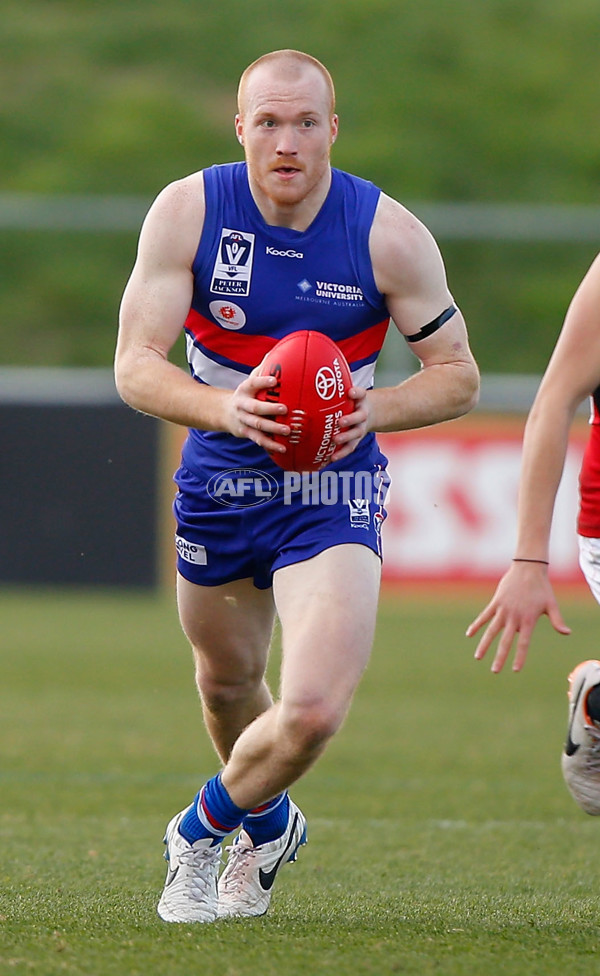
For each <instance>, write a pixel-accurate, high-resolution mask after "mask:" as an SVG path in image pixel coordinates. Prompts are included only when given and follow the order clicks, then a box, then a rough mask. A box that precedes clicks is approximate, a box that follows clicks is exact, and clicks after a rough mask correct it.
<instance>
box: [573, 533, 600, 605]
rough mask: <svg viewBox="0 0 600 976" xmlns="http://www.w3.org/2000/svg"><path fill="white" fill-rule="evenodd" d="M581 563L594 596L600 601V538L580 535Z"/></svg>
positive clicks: (578, 537)
mask: <svg viewBox="0 0 600 976" xmlns="http://www.w3.org/2000/svg"><path fill="white" fill-rule="evenodd" d="M577 539H578V542H579V565H580V566H581V571H582V573H583V575H584V576H585V578H586V580H587V583H588V586H589V588H590V590H591V591H592V593H593V594H594V597H595V598H596V600H597V601H598V603H600V539H588V538H587V536H584V535H578V536H577Z"/></svg>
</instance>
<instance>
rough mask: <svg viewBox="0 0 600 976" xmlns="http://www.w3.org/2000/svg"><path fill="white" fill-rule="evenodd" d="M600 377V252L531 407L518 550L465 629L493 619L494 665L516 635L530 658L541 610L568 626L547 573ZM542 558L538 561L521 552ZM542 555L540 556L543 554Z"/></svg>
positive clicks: (486, 642) (486, 643)
mask: <svg viewBox="0 0 600 976" xmlns="http://www.w3.org/2000/svg"><path fill="white" fill-rule="evenodd" d="M599 385H600V256H599V257H597V258H596V260H595V261H594V263H593V264H592V266H591V268H590V270H589V271H588V273H587V275H586V277H585V278H584V280H583V282H582V283H581V285H580V286H579V288H578V290H577V292H576V294H575V296H574V298H573V301H572V302H571V304H570V307H569V310H568V312H567V315H566V318H565V322H564V325H563V328H562V330H561V334H560V336H559V339H558V342H557V343H556V346H555V349H554V352H553V353H552V356H551V358H550V362H549V364H548V367H547V369H546V371H545V373H544V377H543V379H542V382H541V384H540V388H539V390H538V392H537V394H536V397H535V400H534V403H533V406H532V408H531V410H530V412H529V416H528V418H527V423H526V425H525V435H524V438H523V457H522V463H521V477H520V481H519V503H518V519H517V526H518V528H517V543H516V548H515V557H516V558H517V560H519V561H517V562H513V563H511V565H510V567H509V569H508V570H507V571H506V573H505V574H504V576H503V577H502V579H501V580H500V582H499V584H498V586H497V588H496V592H495V593H494V596H493V597H492V599H491V600H490V602H489V603H488V605H487V606H486V607H485V608H484V609H483V610H482V611H481V613H480V614H479V615H478V616H477V617H476V618H475V620H474V621H473V622H472V623H471V624H470V626H469V627H468V629H467V636H468V637H473V636H474V635H475V634H476V633H478V631H479V630H480V629H481V628H482V627H483V626H484V625H486V624H487V625H488V626H487V628H486V630H485V631H484V633H483V636H482V637H481V638H480V640H479V643H478V645H477V649H476V651H475V657H476V658H477V659H478V660H479V659H481V658H483V657H484V656H485V655H486V653H487V651H488V650H489V648H490V647H491V645H492V643H493V641H494V639H495V638H496V637H498V638H499V640H498V646H497V649H496V653H495V655H494V658H493V661H492V671H500V670H501V669H502V668H503V666H504V664H505V663H506V660H507V659H508V657H509V654H510V652H511V649H512V646H513V643H514V642H515V641H516V648H515V656H514V662H513V670H515V671H520V669H521V668H522V667H523V665H524V663H525V659H526V656H527V651H528V648H529V643H530V640H531V636H532V633H533V630H534V628H535V625H536V623H537V621H538V620H539V618H540V616H542V615H544V614H545V615H547V616H548V617H549V619H550V622H551V624H552V626H553V627H554V629H555V630H556V631H558V633H561V634H568V633H569V632H570V631H569V628H568V627H567V625H566V624H565V622H564V620H563V618H562V615H561V613H560V610H559V608H558V605H557V602H556V598H555V596H554V591H553V588H552V585H551V582H550V578H549V575H548V565H546V564H547V562H548V560H549V544H550V530H551V527H552V517H553V513H554V505H555V501H556V494H557V491H558V486H559V484H560V479H561V476H562V472H563V468H564V463H565V457H566V452H567V447H568V439H569V430H570V427H571V423H572V421H573V417H574V414H575V411H576V409H577V407H578V406H579V404H580V403H581V402H582V400H584V399H585V397H586V396H589V395H591V394H592V393H593V392H594V390H595V389H596V388H597V387H598V386H599ZM522 559H523V560H536V561H535V562H529V561H524V562H521V561H520V560H522ZM538 560H539V561H538Z"/></svg>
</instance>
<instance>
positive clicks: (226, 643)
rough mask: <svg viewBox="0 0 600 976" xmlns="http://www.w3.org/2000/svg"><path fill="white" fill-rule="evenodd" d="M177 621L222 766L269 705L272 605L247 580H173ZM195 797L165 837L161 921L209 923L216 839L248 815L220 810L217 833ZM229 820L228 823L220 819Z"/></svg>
mask: <svg viewBox="0 0 600 976" xmlns="http://www.w3.org/2000/svg"><path fill="white" fill-rule="evenodd" d="M177 596H178V606H179V614H180V619H181V623H182V626H183V629H184V632H185V633H186V635H187V637H188V639H189V641H190V643H191V645H192V649H193V653H194V658H195V663H196V679H197V685H198V690H199V693H200V697H201V701H202V708H203V712H204V718H205V722H206V726H207V729H208V731H209V734H210V735H211V738H212V741H213V743H214V745H215V749H216V750H217V752H218V753H219V755H220V756H221V758H222V759H223V761H225V760H226V759H227V757H228V755H229V753H230V751H231V747H232V745H233V743H234V742H235V740H236V739H237V737H238V736H239V734H240V732H241V730H242V729H243V728H245V727H246V726H247V725H248V724H249V723H251V722H252V721H253V720H254V719H255V718H256V716H257V715H259V714H260V713H261V712H262V711H264V709H266V708H269V707H270V705H271V695H270V693H269V690H268V688H267V685H266V683H265V681H264V670H265V666H266V660H267V654H268V649H269V643H270V639H271V633H272V628H273V618H274V607H273V597H272V593H271V591H270V590H258V589H256V587H254V585H253V584H252V582H251V581H250V580H239V581H237V582H235V583H229V584H226V585H223V586H215V587H206V586H198V585H196V584H194V583H191V582H189V581H188V580H186V579H184V578H183V577H182V576H179V577H178V583H177ZM208 788H209V797H210V803H211V806H212V808H213V809H216V810H217V811H219V810H220V806H219V804H220V803H221V801H222V799H224V800H225V802H226V804H227V800H228V798H227V796H226V794H224V792H223V791H222V788H221V787H220V783H219V781H218V779H217V778H215V781H214V782H213V781H211V783H210V784H208ZM200 805H201V804H200V794H199V795H198V796H197V797H196V798H195V799H194V802H193V803H191V804H190V806H189V807H187V808H186V809H185V810H182V811H181V812H180V813H179V814H177V815H176V816H175V817H173V819H172V820H171V822H170V823H169V825H168V827H167V831H166V834H165V844H166V852H165V858H166V859H167V861H168V865H169V867H168V870H167V877H166V881H165V886H164V890H163V893H162V896H161V899H160V901H159V904H158V913H159V915H160V916H161V918H163V919H164V920H165V921H167V922H212V921H214V920H215V918H216V917H217V899H218V895H217V879H218V875H219V870H220V867H221V845H220V836H219V835H220V834H226V833H227V832H228V827H231V828H232V829H233V828H235V827H237V826H238V825H239V823H240V822H241V820H242V816H243V815H244V814H245V813H246V812H247V811H240V812H239V816H237V814H236V812H235V811H234V812H233V813H232V812H231V810H230V809H226V810H225V812H224V814H220V822H219V829H217V830H216V831H213V829H212V828H213V824H212V823H211V822H210V820H209V821H208V822H204V823H203V822H201V820H199V815H200V816H201V817H202V816H203V811H202V809H200ZM228 816H229V817H230V818H231V820H230V821H228V820H227V817H228Z"/></svg>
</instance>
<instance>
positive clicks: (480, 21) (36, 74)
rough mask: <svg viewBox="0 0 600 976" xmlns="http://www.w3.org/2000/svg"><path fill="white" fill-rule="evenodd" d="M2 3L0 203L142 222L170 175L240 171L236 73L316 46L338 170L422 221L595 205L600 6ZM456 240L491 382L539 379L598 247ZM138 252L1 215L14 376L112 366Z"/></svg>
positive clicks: (584, 1)
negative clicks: (83, 200)
mask: <svg viewBox="0 0 600 976" xmlns="http://www.w3.org/2000/svg"><path fill="white" fill-rule="evenodd" d="M0 9H1V13H2V21H1V23H2V26H1V28H0V135H1V137H0V204H1V203H2V202H3V201H4V202H6V201H11V200H13V195H14V194H21V195H30V194H34V195H51V196H58V197H65V196H69V195H72V194H75V195H77V196H82V195H84V196H87V195H92V196H93V197H96V196H97V195H100V196H106V197H111V198H113V197H115V196H120V195H124V196H125V197H126V198H127V199H130V198H134V199H135V201H137V202H139V204H140V207H141V209H140V213H143V212H144V210H145V209H146V207H147V206H148V205H149V204H150V202H151V200H152V199H153V197H154V196H155V195H156V193H157V192H158V191H159V190H160V189H161V187H162V186H163V185H164V184H166V183H168V182H169V181H171V180H173V179H177V178H178V177H181V176H184V175H185V174H187V173H188V172H191V171H193V170H196V169H200V168H202V167H204V166H207V165H210V164H212V163H213V162H225V161H230V160H234V159H237V158H239V146H238V144H237V142H236V141H235V139H234V136H233V125H232V122H233V116H234V113H235V92H236V87H237V80H238V77H239V74H240V72H241V70H242V69H243V68H244V67H245V66H246V64H248V63H249V62H250V61H251V60H253V59H254V58H255V57H257V56H259V55H260V54H262V53H264V52H265V51H268V50H271V49H275V48H280V47H297V48H301V49H304V50H307V51H309V52H310V53H312V54H313V55H315V56H316V57H318V58H320V59H321V60H323V61H324V62H325V64H326V65H327V66H328V67H329V69H330V70H331V72H332V74H333V77H334V80H335V83H336V87H337V93H338V111H339V115H340V119H341V134H340V139H339V140H338V142H337V144H336V147H335V151H334V156H333V161H334V164H335V165H337V166H340V167H342V168H345V169H349V170H351V171H353V172H355V173H357V174H358V175H360V176H363V177H366V178H369V179H372V180H373V181H374V182H376V183H378V184H379V185H380V186H381V187H382V188H383V189H384V190H385V191H386V192H387V193H389V194H391V195H392V196H395V197H396V198H397V199H399V200H401V201H402V202H404V203H405V204H407V205H408V206H410V207H411V208H412V209H413V210H414V211H415V212H416V213H417V215H419V214H420V208H421V207H423V208H424V209H425V208H426V205H427V204H430V203H432V202H433V203H435V202H478V203H493V204H509V203H510V204H515V203H521V204H538V205H540V204H544V205H561V206H573V205H578V206H594V207H595V206H596V204H597V199H598V182H599V176H600V151H599V150H600V127H599V126H598V107H599V105H598V40H597V39H598V28H599V26H600V7H599V6H598V2H597V0H570V2H569V3H568V4H565V3H564V0H419V2H418V3H416V2H412V3H411V2H406V0H326V2H323V0H296V2H295V3H293V4H284V3H277V2H275V0H270V2H268V0H229V2H228V3H226V4H218V3H214V2H213V0H210V2H209V0H170V2H169V3H159V2H158V0H137V2H136V0H101V2H100V0H98V2H96V0H26V2H23V0H1V3H0ZM19 199H20V198H19V197H17V203H18V201H19ZM0 211H1V207H0ZM430 226H431V225H430ZM432 229H434V228H432ZM598 231H599V233H598V238H599V239H600V221H599V228H598ZM437 236H438V240H439V243H440V246H441V248H442V251H443V254H444V257H445V260H446V264H447V267H448V273H449V279H450V285H451V288H452V291H453V293H454V295H455V297H456V299H457V301H459V303H460V305H461V307H462V308H463V310H464V312H465V316H466V318H467V321H468V324H469V329H470V333H471V340H472V345H473V349H474V352H475V354H476V356H477V358H478V360H479V362H480V365H481V368H482V370H483V371H487V372H495V373H502V372H526V373H540V372H541V371H542V370H543V368H544V366H545V363H546V361H547V359H548V355H549V353H550V351H551V349H552V346H553V344H554V341H555V338H556V335H557V333H558V331H559V329H560V326H561V324H562V319H563V316H564V312H565V310H566V307H567V305H568V302H569V300H570V298H571V296H572V294H573V291H574V290H575V288H576V286H577V284H578V282H579V281H580V279H581V277H582V276H583V274H584V272H585V270H586V269H587V267H588V266H589V264H590V262H591V260H592V258H593V256H594V254H595V252H596V249H597V242H596V241H595V240H593V239H592V240H591V241H590V240H587V241H583V242H574V241H568V242H560V241H558V242H556V241H554V242H551V241H545V242H544V241H540V242H533V243H531V242H516V243H515V242H514V241H498V240H495V241H490V240H471V241H458V240H452V239H450V238H449V239H447V240H445V239H444V236H443V235H439V234H438V235H437ZM136 239H137V230H136V229H133V228H132V229H127V230H123V231H118V232H117V231H107V230H77V231H74V230H62V231H61V230H59V229H56V228H54V229H45V230H39V229H36V230H32V229H24V228H23V227H16V226H15V222H14V221H12V222H11V221H4V222H1V221H0V268H1V274H0V308H1V309H2V313H1V315H0V348H1V354H0V358H1V360H2V362H3V363H5V364H23V365H25V364H31V365H85V366H109V365H110V364H111V361H112V354H113V347H114V339H115V332H116V318H117V308H118V303H119V299H120V295H121V293H122V290H123V287H124V284H125V281H126V279H127V276H128V274H129V271H130V268H131V265H132V263H133V260H134V256H135V246H136ZM389 355H390V354H389V353H388V357H389ZM391 355H392V356H393V355H395V353H392V354H391Z"/></svg>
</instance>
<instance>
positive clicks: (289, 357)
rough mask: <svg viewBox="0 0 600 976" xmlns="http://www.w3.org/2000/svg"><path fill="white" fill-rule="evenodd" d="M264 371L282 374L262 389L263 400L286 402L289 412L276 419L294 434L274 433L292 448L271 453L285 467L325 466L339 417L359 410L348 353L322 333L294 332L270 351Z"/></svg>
mask: <svg viewBox="0 0 600 976" xmlns="http://www.w3.org/2000/svg"><path fill="white" fill-rule="evenodd" d="M259 375H260V376H276V377H277V381H278V382H277V385H276V386H273V387H271V388H270V389H268V390H261V391H260V392H259V394H258V399H259V400H266V401H269V402H271V403H273V402H274V403H283V404H285V406H286V407H287V410H288V412H287V414H285V415H284V416H282V417H281V418H279V417H278V418H277V419H278V420H280V421H281V423H284V424H287V425H289V427H290V428H291V433H290V435H289V437H275V438H274V440H276V441H278V443H280V444H285V446H286V447H287V451H286V452H285V454H271V455H270V456H271V458H272V459H273V461H275V463H276V464H278V465H279V467H280V468H284V469H285V470H286V471H319V470H320V469H321V468H324V467H325V465H326V464H328V463H329V460H330V458H331V455H332V454H333V452H334V451H335V444H334V441H333V437H334V434H336V433H337V432H338V429H339V427H338V425H339V420H340V417H343V416H344V414H347V413H352V411H353V410H354V401H353V400H351V399H350V398H349V397H348V390H349V389H350V387H351V386H352V376H351V374H350V368H349V366H348V363H347V362H346V359H345V357H344V354H343V353H342V352H341V350H340V349H339V347H338V346H337V345H336V344H335V342H333V340H332V339H330V338H329V337H328V336H326V335H323V333H322V332H311V331H308V330H303V331H300V332H292V333H290V335H288V336H285V338H284V339H281V340H280V341H279V342H278V343H277V344H276V345H275V346H273V348H272V349H271V351H270V352H269V353H267V355H266V356H265V358H264V359H263V361H262V363H261V364H260V369H259Z"/></svg>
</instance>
